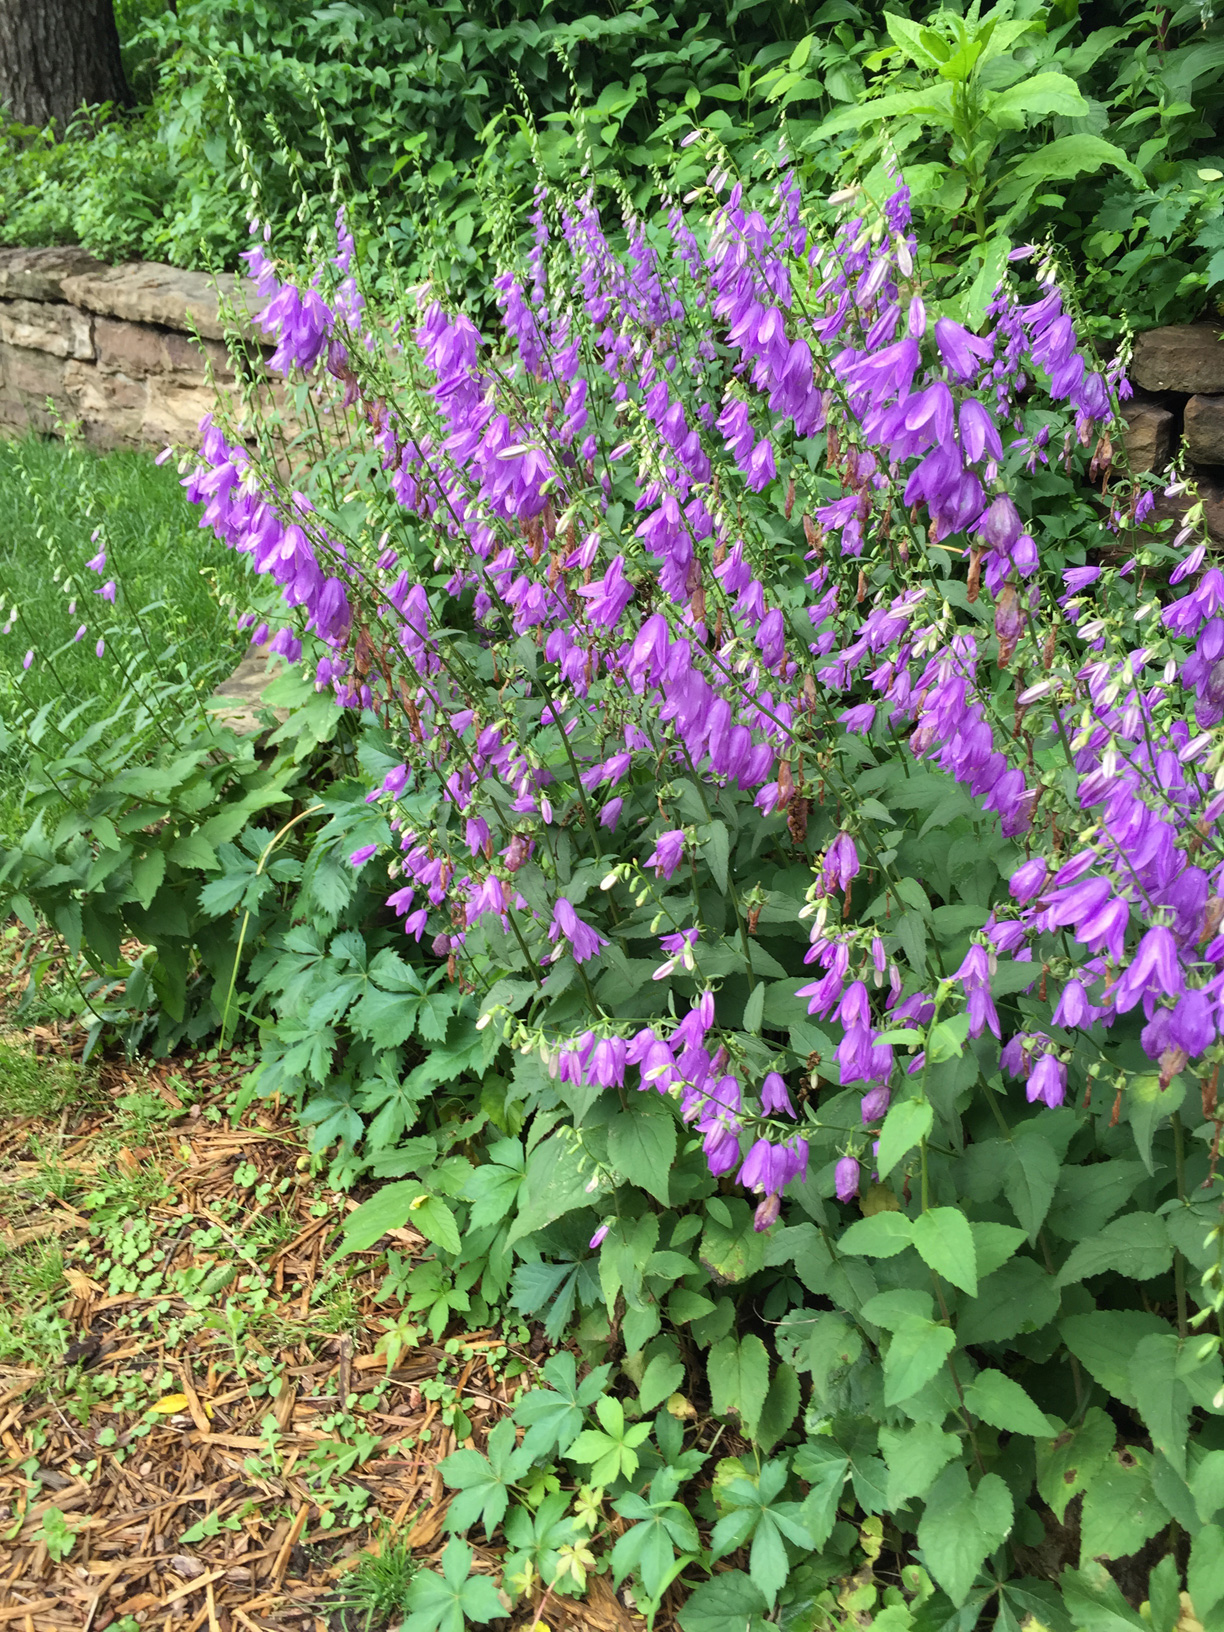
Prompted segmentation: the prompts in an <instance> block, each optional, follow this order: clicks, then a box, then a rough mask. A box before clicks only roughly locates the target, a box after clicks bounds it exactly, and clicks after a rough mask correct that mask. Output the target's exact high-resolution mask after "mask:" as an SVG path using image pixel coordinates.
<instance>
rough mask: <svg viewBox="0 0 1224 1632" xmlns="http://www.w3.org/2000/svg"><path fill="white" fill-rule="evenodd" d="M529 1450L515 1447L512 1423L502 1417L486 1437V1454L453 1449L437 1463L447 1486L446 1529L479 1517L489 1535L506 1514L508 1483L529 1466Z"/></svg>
mask: <svg viewBox="0 0 1224 1632" xmlns="http://www.w3.org/2000/svg"><path fill="white" fill-rule="evenodd" d="M531 1463H532V1456H531V1452H530V1451H523V1450H521V1449H516V1448H515V1434H514V1424H513V1423H512V1422H511V1421H510V1419H509V1417H503V1418H502V1420H501V1421H500V1422H499V1423H498V1424H497V1427H496V1428H494V1429H493V1431H492V1433H490V1435H489V1438H488V1455H487V1457H486V1456H481V1454H480V1452H479V1451H455V1452H454V1453H453V1454H452V1455H451V1456H448V1457H444V1458H443V1460H442V1461H441V1462H439V1464H438V1471H439V1473H441V1475H442V1477H443V1479H444V1480H445V1481H446V1483H447V1485H448V1486H449V1487H450V1489H451V1490H453V1491H456V1492H457V1494H456V1495H455V1496H454V1497H453V1498H452V1500H451V1504H450V1508H449V1510H448V1511H447V1515H446V1527H447V1529H448V1530H467V1529H468V1528H469V1527H470V1526H471V1525H473V1524H475V1522H476V1520H477V1519H480V1520H481V1522H482V1523H483V1524H484V1530H485V1535H486V1536H489V1537H490V1538H491V1537H492V1535H493V1532H494V1530H496V1528H497V1526H498V1525H499V1524H500V1523H501V1521H502V1519H503V1518H505V1516H506V1508H507V1507H508V1506H509V1505H510V1487H511V1486H512V1485H513V1484H515V1483H516V1482H517V1481H518V1480H519V1479H521V1478H522V1477H523V1475H524V1474H525V1473H526V1472H527V1470H528V1468H530V1466H531Z"/></svg>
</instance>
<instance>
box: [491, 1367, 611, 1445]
mask: <svg viewBox="0 0 1224 1632" xmlns="http://www.w3.org/2000/svg"><path fill="white" fill-rule="evenodd" d="M611 1371H612V1368H611V1366H606V1365H605V1366H596V1368H595V1370H594V1371H592V1372H591V1373H590V1375H589V1376H587V1377H584V1378H583V1380H582V1382H581V1384H579V1382H578V1371H577V1365H576V1362H575V1360H574V1357H573V1355H572V1354H570V1353H569V1352H568V1351H566V1352H563V1353H561V1354H555V1355H553V1357H552V1359H551V1360H549V1361H548V1362H547V1363H546V1365H545V1367H544V1381H545V1382H546V1383H548V1384H549V1387H548V1388H533V1389H532V1390H531V1392H530V1393H529V1394H525V1395H524V1396H523V1398H522V1399H521V1400H520V1401H519V1403H518V1405H517V1406H515V1408H514V1420H515V1421H516V1422H517V1423H518V1424H519V1425H520V1426H521V1427H524V1428H526V1430H527V1432H526V1434H525V1435H524V1437H523V1449H524V1450H525V1451H530V1452H531V1454H532V1456H533V1457H545V1456H550V1455H551V1454H552V1452H553V1451H554V1450H559V1451H560V1452H561V1454H562V1455H564V1454H565V1452H566V1451H568V1450H569V1448H570V1446H571V1445H572V1444H573V1443H574V1440H575V1438H576V1437H577V1435H578V1432H579V1430H580V1429H581V1427H582V1422H583V1415H584V1413H585V1411H586V1409H587V1407H588V1406H590V1405H592V1404H594V1402H595V1400H597V1399H598V1398H599V1395H600V1393H601V1392H602V1391H603V1389H604V1387H605V1385H606V1384H607V1381H608V1378H609V1376H610V1375H611Z"/></svg>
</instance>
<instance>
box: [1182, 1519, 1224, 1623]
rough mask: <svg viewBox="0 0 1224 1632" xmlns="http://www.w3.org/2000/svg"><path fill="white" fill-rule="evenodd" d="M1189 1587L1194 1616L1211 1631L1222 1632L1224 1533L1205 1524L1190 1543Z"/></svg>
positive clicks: (1187, 1583)
mask: <svg viewBox="0 0 1224 1632" xmlns="http://www.w3.org/2000/svg"><path fill="white" fill-rule="evenodd" d="M1186 1586H1187V1588H1188V1590H1189V1593H1190V1601H1191V1603H1192V1604H1193V1605H1194V1613H1195V1615H1197V1616H1198V1618H1199V1620H1200V1621H1201V1622H1202V1623H1203V1625H1204V1626H1205V1627H1208V1628H1210V1629H1211V1632H1218V1628H1219V1625H1220V1616H1219V1614H1218V1613H1215V1611H1216V1610H1217V1609H1218V1606H1219V1605H1220V1603H1221V1602H1224V1530H1221V1529H1220V1527H1219V1525H1216V1524H1205V1525H1204V1526H1203V1528H1202V1529H1201V1530H1200V1531H1199V1533H1198V1535H1197V1536H1195V1538H1194V1540H1193V1541H1192V1542H1191V1543H1190V1568H1189V1570H1188V1571H1187V1573H1186Z"/></svg>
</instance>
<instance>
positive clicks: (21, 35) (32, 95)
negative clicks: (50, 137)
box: [0, 0, 131, 135]
mask: <svg viewBox="0 0 1224 1632" xmlns="http://www.w3.org/2000/svg"><path fill="white" fill-rule="evenodd" d="M130 101H131V93H130V91H129V90H128V86H127V81H126V79H125V78H124V76H123V62H122V59H121V58H120V55H119V32H118V30H117V29H116V27H115V12H114V6H113V3H112V0H0V117H3V118H7V119H12V120H16V122H17V123H18V124H22V125H39V126H42V125H45V124H46V123H47V122H48V121H49V120H51V119H54V120H55V123H56V126H57V128H58V130H59V133H60V134H61V135H63V133H64V131H65V129H66V128H67V125H68V121H69V120H70V119H71V118H72V115H73V114H74V113H75V112H76V111H77V109H78V108H80V107H81V105H82V104H83V103H86V102H89V103H93V102H119V103H124V104H126V103H128V102H130Z"/></svg>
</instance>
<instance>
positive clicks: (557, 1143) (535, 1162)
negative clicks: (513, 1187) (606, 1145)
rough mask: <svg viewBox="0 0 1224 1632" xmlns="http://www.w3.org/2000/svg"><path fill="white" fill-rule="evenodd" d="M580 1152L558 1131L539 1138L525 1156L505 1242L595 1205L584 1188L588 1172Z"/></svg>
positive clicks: (516, 1239)
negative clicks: (516, 1202)
mask: <svg viewBox="0 0 1224 1632" xmlns="http://www.w3.org/2000/svg"><path fill="white" fill-rule="evenodd" d="M580 1159H581V1158H580V1153H579V1151H578V1150H577V1149H576V1148H575V1147H574V1146H573V1145H571V1144H570V1143H569V1142H568V1141H567V1140H565V1139H563V1138H561V1136H560V1135H559V1134H553V1135H552V1136H551V1137H549V1138H547V1139H542V1140H541V1141H540V1143H539V1144H538V1145H537V1146H536V1148H535V1149H534V1150H533V1151H532V1153H531V1155H530V1156H529V1157H528V1158H527V1167H526V1170H525V1171H524V1173H523V1182H522V1184H521V1186H520V1188H519V1194H518V1213H517V1215H516V1217H515V1220H514V1223H513V1224H512V1225H511V1226H510V1233H509V1235H508V1236H507V1238H506V1245H507V1246H508V1247H512V1246H513V1245H514V1243H515V1242H516V1241H519V1240H521V1239H522V1237H523V1236H525V1235H532V1234H534V1232H535V1231H536V1230H542V1229H544V1227H545V1226H546V1225H548V1224H551V1223H553V1222H554V1221H555V1220H556V1219H558V1218H562V1217H564V1215H565V1214H566V1213H570V1212H573V1211H575V1209H577V1208H579V1207H590V1206H593V1205H594V1198H593V1196H592V1195H590V1194H588V1192H587V1185H588V1184H589V1183H590V1180H591V1174H590V1171H589V1169H588V1168H586V1167H580V1166H579V1161H580Z"/></svg>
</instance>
